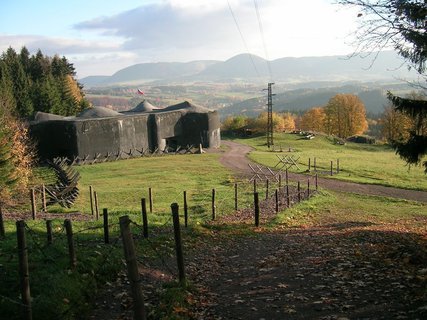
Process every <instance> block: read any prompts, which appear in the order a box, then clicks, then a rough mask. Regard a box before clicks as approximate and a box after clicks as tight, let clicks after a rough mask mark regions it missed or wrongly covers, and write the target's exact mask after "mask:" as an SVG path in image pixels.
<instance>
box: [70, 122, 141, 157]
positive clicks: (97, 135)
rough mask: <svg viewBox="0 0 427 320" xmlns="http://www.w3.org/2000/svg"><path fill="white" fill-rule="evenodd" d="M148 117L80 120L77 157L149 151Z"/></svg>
mask: <svg viewBox="0 0 427 320" xmlns="http://www.w3.org/2000/svg"><path fill="white" fill-rule="evenodd" d="M147 121H148V115H138V116H134V117H120V118H104V119H90V120H77V121H75V123H76V128H77V130H76V135H77V141H78V142H77V146H78V147H77V150H78V152H77V156H79V157H85V156H87V155H89V159H90V158H91V157H94V156H95V154H101V155H103V156H105V155H106V154H107V153H111V154H115V153H117V152H118V151H126V152H129V151H130V150H135V149H138V150H141V149H144V150H147V149H148V147H149V145H148V126H147Z"/></svg>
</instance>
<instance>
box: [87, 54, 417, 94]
mask: <svg viewBox="0 0 427 320" xmlns="http://www.w3.org/2000/svg"><path fill="white" fill-rule="evenodd" d="M373 59H374V58H373V57H371V58H365V59H363V58H361V57H357V56H356V57H352V58H349V57H347V56H326V57H302V58H280V59H276V60H273V61H270V62H268V61H266V60H265V59H263V58H261V57H258V56H255V55H249V54H239V55H237V56H234V57H232V58H230V59H228V60H226V61H216V60H200V61H191V62H157V63H140V64H135V65H132V66H129V67H127V68H124V69H121V70H119V71H117V72H116V73H114V74H113V75H111V76H89V77H86V78H82V79H80V80H79V81H80V83H82V84H83V85H85V86H88V87H91V86H110V85H115V84H130V83H133V84H138V83H147V82H153V81H157V82H165V83H167V82H191V81H214V82H232V81H242V80H243V81H248V82H266V81H270V80H272V79H274V81H280V82H292V81H316V80H332V81H341V80H342V81H345V80H358V81H373V80H385V79H393V78H396V77H401V78H405V77H414V73H411V72H409V71H408V70H407V69H406V68H405V67H402V60H401V58H400V57H399V56H398V55H397V54H396V53H394V52H392V51H385V52H381V53H379V55H378V56H377V57H376V59H375V60H374V61H373ZM269 69H271V71H272V74H270V71H269Z"/></svg>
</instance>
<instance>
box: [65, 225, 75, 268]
mask: <svg viewBox="0 0 427 320" xmlns="http://www.w3.org/2000/svg"><path fill="white" fill-rule="evenodd" d="M64 226H65V231H66V233H67V242H68V253H69V255H70V267H71V269H74V268H75V267H76V265H77V258H76V250H75V248H74V239H73V226H72V224H71V220H70V219H65V221H64Z"/></svg>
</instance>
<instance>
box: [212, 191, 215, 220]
mask: <svg viewBox="0 0 427 320" xmlns="http://www.w3.org/2000/svg"><path fill="white" fill-rule="evenodd" d="M212 220H215V189H212Z"/></svg>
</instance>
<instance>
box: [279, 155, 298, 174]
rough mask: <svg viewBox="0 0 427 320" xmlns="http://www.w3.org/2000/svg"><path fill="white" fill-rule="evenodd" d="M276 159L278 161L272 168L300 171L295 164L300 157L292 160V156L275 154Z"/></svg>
mask: <svg viewBox="0 0 427 320" xmlns="http://www.w3.org/2000/svg"><path fill="white" fill-rule="evenodd" d="M276 157H277V159H279V161H278V162H277V163H276V165H275V166H274V167H275V168H277V169H279V170H282V169H283V168H285V169H290V168H292V167H296V168H297V169H298V170H301V169H300V167H299V166H298V163H297V161H298V160H299V158H300V157H297V158H294V156H293V155H290V156H287V155H285V156H281V155H278V154H276Z"/></svg>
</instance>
